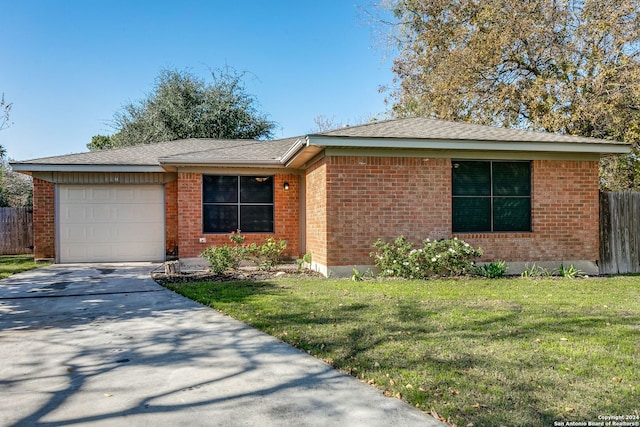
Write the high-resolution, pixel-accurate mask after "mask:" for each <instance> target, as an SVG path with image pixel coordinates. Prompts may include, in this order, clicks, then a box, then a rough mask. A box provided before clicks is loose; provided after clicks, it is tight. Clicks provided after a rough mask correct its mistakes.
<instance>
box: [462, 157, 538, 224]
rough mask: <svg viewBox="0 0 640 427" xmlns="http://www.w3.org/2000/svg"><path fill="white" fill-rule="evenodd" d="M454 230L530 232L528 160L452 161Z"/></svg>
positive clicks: (529, 167)
mask: <svg viewBox="0 0 640 427" xmlns="http://www.w3.org/2000/svg"><path fill="white" fill-rule="evenodd" d="M452 171H453V172H452V212H453V218H452V228H453V231H454V232H491V231H531V163H530V162H502V161H454V162H453V169H452Z"/></svg>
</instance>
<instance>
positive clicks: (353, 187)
mask: <svg viewBox="0 0 640 427" xmlns="http://www.w3.org/2000/svg"><path fill="white" fill-rule="evenodd" d="M532 175H533V182H532V185H533V190H532V228H533V231H532V232H531V233H481V234H455V235H454V234H452V232H451V160H450V159H427V158H395V157H325V158H324V159H322V160H321V161H320V162H318V163H316V164H315V165H313V166H312V167H311V168H310V169H309V170H308V172H307V181H306V182H307V202H306V203H307V209H306V211H307V251H309V252H311V253H312V255H313V260H314V261H317V262H319V263H321V264H323V265H325V266H329V267H331V266H350V265H363V264H364V265H370V264H373V262H372V259H371V257H370V256H369V254H370V252H371V251H372V244H373V242H375V241H376V240H377V239H378V238H381V239H383V240H386V241H390V240H392V239H393V238H395V237H397V236H399V235H404V236H407V237H409V238H411V239H413V240H415V241H416V242H419V241H421V240H422V239H425V238H427V237H428V238H431V239H440V238H448V237H453V236H457V237H459V238H461V239H464V240H465V241H467V242H469V243H470V244H472V245H473V246H480V247H482V248H483V250H484V252H485V255H484V257H483V260H487V261H488V260H495V259H503V260H505V261H558V260H589V261H595V260H597V259H598V250H599V247H598V244H599V243H598V222H599V210H598V209H599V208H598V163H597V162H595V161H560V160H558V161H552V160H536V161H533V162H532Z"/></svg>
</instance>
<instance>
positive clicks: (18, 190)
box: [0, 160, 33, 208]
mask: <svg viewBox="0 0 640 427" xmlns="http://www.w3.org/2000/svg"><path fill="white" fill-rule="evenodd" d="M32 205H33V181H32V179H31V177H30V176H27V175H24V174H21V173H17V172H14V171H13V170H12V169H11V166H10V165H9V162H8V161H6V160H0V207H7V206H10V207H14V208H19V207H26V206H32Z"/></svg>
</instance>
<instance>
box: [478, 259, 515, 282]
mask: <svg viewBox="0 0 640 427" xmlns="http://www.w3.org/2000/svg"><path fill="white" fill-rule="evenodd" d="M507 270H509V267H508V266H507V263H505V262H504V261H502V260H498V261H492V262H490V263H488V264H483V265H480V266H478V267H476V274H477V275H478V276H482V277H486V278H487V279H496V278H498V277H502V276H504V275H505V274H507Z"/></svg>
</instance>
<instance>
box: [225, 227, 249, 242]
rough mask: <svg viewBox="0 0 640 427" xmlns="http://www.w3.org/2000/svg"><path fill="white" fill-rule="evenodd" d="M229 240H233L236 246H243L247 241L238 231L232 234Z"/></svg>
mask: <svg viewBox="0 0 640 427" xmlns="http://www.w3.org/2000/svg"><path fill="white" fill-rule="evenodd" d="M229 240H231V241H232V242H233V243H235V244H236V245H241V244H243V243H244V241H245V240H247V238H246V237H244V236H243V235H242V234H240V230H238V231H232V232H231V235H230V236H229Z"/></svg>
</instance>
